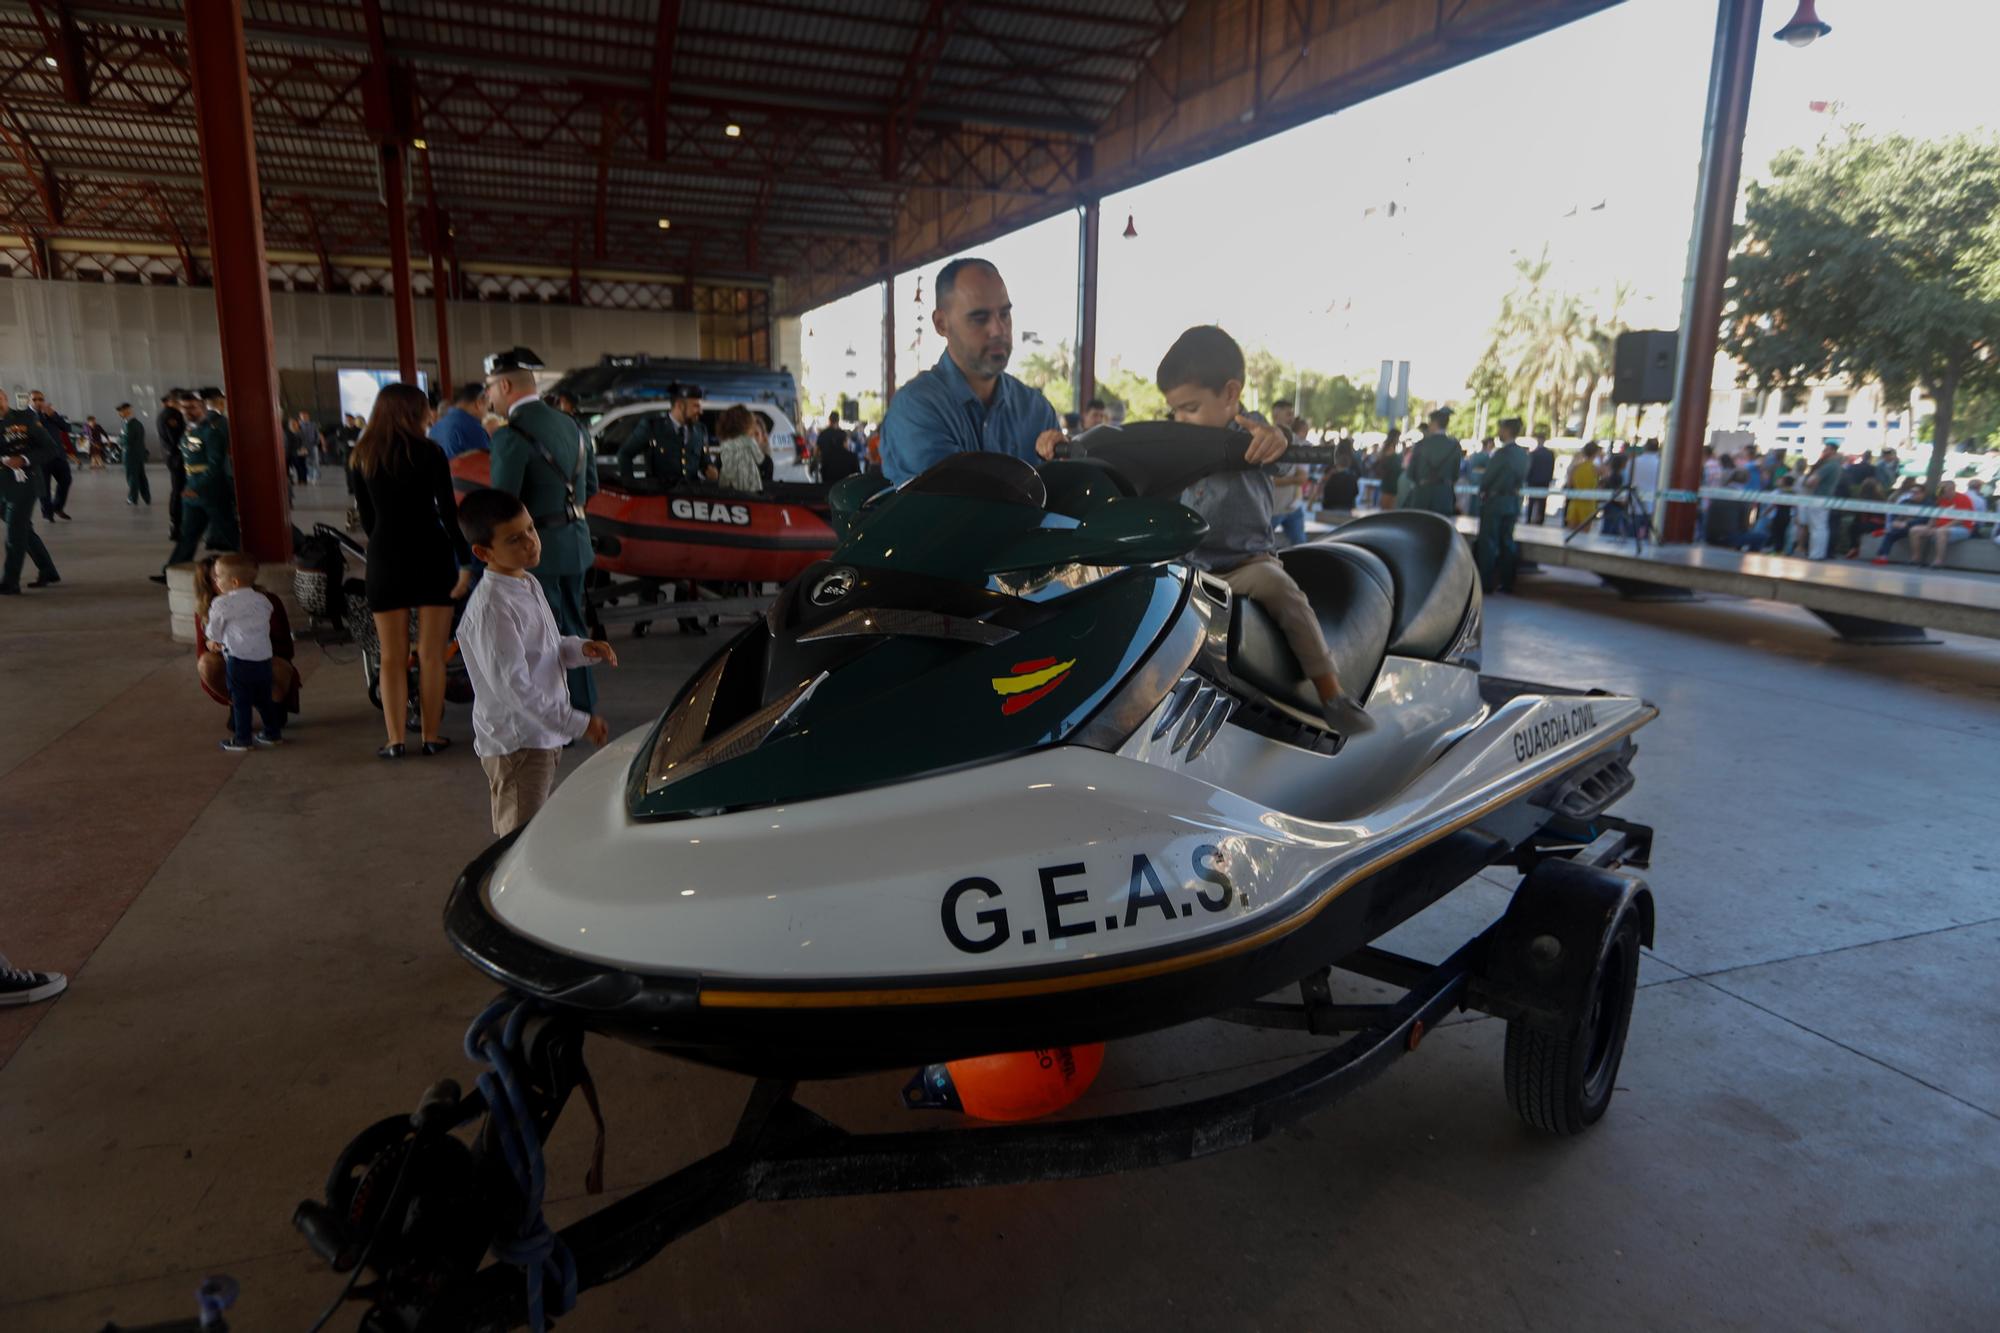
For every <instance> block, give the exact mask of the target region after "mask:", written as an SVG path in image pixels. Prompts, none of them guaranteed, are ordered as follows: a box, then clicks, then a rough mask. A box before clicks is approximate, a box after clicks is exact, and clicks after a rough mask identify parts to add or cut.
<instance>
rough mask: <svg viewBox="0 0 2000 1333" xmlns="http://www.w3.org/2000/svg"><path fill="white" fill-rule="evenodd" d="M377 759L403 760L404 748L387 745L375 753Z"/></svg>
mask: <svg viewBox="0 0 2000 1333" xmlns="http://www.w3.org/2000/svg"><path fill="white" fill-rule="evenodd" d="M375 757H376V758H377V759H401V758H402V757H403V747H402V746H401V745H385V746H383V747H382V748H381V749H379V750H377V751H376V752H375Z"/></svg>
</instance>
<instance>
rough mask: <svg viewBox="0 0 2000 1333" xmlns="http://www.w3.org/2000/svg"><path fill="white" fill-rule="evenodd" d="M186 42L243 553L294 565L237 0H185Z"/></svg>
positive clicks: (254, 145)
mask: <svg viewBox="0 0 2000 1333" xmlns="http://www.w3.org/2000/svg"><path fill="white" fill-rule="evenodd" d="M187 37H188V77H189V79H190V81H191V82H192V83H193V84H194V113H195V127H196V130H197V132H198V134H199V136H200V144H201V160H202V168H203V170H202V194H203V198H204V202H205V203H206V204H207V207H208V244H209V252H210V259H209V266H210V268H211V269H212V270H213V271H214V275H215V310H216V323H217V325H218V326H219V328H220V331H221V335H222V382H223V386H224V391H225V392H226V393H227V394H228V395H229V441H230V465H231V468H232V469H233V470H234V472H235V474H236V508H237V512H238V514H239V515H240V517H241V520H242V527H243V549H244V551H245V552H247V553H248V554H249V555H251V556H252V557H254V558H255V559H257V560H261V561H264V562H266V563H270V564H278V563H282V562H284V561H287V560H290V559H291V558H292V517H291V507H290V505H289V503H288V502H287V498H286V486H285V445H284V432H283V430H282V429H281V428H280V427H279V425H278V367H277V358H276V355H275V353H274V350H273V348H272V346H271V289H270V286H269V278H268V276H267V273H266V270H265V267H264V209H263V201H262V198H261V196H260V194H259V192H258V185H257V141H256V137H255V135H254V134H253V133H252V132H251V128H250V76H249V69H248V66H247V65H246V64H245V61H244V54H243V11H242V8H241V6H240V5H239V4H238V3H237V0H187Z"/></svg>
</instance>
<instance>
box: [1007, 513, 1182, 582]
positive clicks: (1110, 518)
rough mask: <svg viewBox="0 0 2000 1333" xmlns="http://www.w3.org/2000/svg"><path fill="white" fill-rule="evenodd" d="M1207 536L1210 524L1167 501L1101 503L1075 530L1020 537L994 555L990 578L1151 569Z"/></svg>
mask: <svg viewBox="0 0 2000 1333" xmlns="http://www.w3.org/2000/svg"><path fill="white" fill-rule="evenodd" d="M1207 534H1208V521H1207V520H1206V519H1204V518H1202V516H1201V515H1200V514H1197V513H1195V512H1194V510H1192V509H1189V508H1188V507H1187V506H1185V505H1180V504H1175V503H1174V502H1172V501H1170V500H1132V499H1113V500H1105V501H1104V502H1102V503H1101V504H1098V505H1097V506H1095V507H1094V508H1093V509H1092V510H1091V511H1090V513H1089V515H1088V516H1087V517H1085V518H1083V519H1082V520H1080V521H1079V522H1078V523H1077V525H1076V526H1075V527H1073V528H1061V527H1045V528H1038V529H1036V530H1035V531H1033V532H1027V533H1023V534H1022V535H1021V536H1019V537H1016V538H1015V539H1014V540H1012V541H1010V542H1008V543H1007V544H1006V545H1005V546H1003V547H1001V548H1000V549H999V550H997V551H995V552H994V553H993V555H992V556H991V557H990V558H989V559H988V560H987V562H986V572H987V573H989V574H1013V573H1018V572H1020V571H1021V570H1026V569H1052V568H1055V567H1057V566H1059V565H1149V564H1153V563H1155V562H1156V561H1160V560H1174V559H1177V558H1179V557H1180V556H1183V555H1186V554H1187V553H1188V552H1189V551H1192V550H1193V549H1194V548H1195V547H1196V546H1197V545H1198V544H1199V543H1200V542H1201V539H1202V538H1203V537H1204V536H1206V535H1207Z"/></svg>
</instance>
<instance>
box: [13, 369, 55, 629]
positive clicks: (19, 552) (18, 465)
mask: <svg viewBox="0 0 2000 1333" xmlns="http://www.w3.org/2000/svg"><path fill="white" fill-rule="evenodd" d="M61 456H62V446H61V445H59V444H57V443H56V441H55V437H54V436H53V435H51V434H49V433H48V431H47V430H46V429H45V428H44V427H43V426H42V419H41V418H40V417H38V416H36V415H35V414H34V413H33V412H30V411H29V410H28V409H26V408H24V407H23V408H17V407H14V406H13V405H12V404H11V403H10V402H9V401H8V399H7V392H6V390H4V389H0V519H4V520H5V522H6V525H7V556H6V560H7V563H6V564H5V566H0V595H5V596H8V597H13V596H17V595H18V594H19V593H20V591H21V566H22V565H23V564H24V563H26V562H27V561H29V560H33V561H34V562H35V581H34V582H33V583H30V584H29V585H28V586H29V587H31V588H46V587H48V586H49V585H50V584H51V583H60V582H62V579H61V578H60V576H58V575H57V573H56V562H55V561H53V560H51V559H49V548H48V547H46V546H44V545H42V539H41V538H40V537H39V536H37V535H36V533H35V506H36V505H38V504H40V503H41V501H42V472H43V469H45V468H47V467H48V466H49V465H50V464H51V463H53V462H54V461H55V460H56V459H57V458H60V457H61Z"/></svg>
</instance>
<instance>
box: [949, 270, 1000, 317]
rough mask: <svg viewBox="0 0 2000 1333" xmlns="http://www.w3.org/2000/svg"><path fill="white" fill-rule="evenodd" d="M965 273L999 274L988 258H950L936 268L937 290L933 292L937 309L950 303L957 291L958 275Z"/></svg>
mask: <svg viewBox="0 0 2000 1333" xmlns="http://www.w3.org/2000/svg"><path fill="white" fill-rule="evenodd" d="M967 273H983V274H986V275H987V276H989V277H993V278H998V277H999V276H1000V270H999V269H997V268H995V267H993V264H992V262H991V261H989V260H985V259H979V258H968V259H954V260H952V261H951V262H950V263H949V264H946V265H945V266H944V267H943V268H941V269H939V270H938V275H937V290H936V291H935V292H934V293H933V295H935V296H936V298H937V309H939V310H943V309H944V308H945V307H947V306H948V305H950V304H951V298H952V296H953V295H954V294H955V293H956V292H957V291H958V283H959V279H960V277H961V276H963V275H965V274H967Z"/></svg>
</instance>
